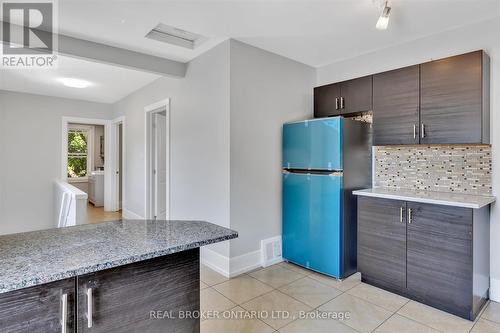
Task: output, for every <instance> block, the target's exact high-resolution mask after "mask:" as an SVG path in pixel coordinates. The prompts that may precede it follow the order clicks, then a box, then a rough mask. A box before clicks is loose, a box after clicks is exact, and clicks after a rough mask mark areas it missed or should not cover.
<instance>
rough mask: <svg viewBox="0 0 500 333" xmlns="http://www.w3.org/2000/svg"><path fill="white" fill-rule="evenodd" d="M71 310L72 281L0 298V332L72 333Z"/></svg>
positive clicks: (73, 294) (34, 288) (72, 320)
mask: <svg viewBox="0 0 500 333" xmlns="http://www.w3.org/2000/svg"><path fill="white" fill-rule="evenodd" d="M64 295H66V296H64ZM64 297H66V300H65V301H64ZM74 309H75V279H67V280H61V281H56V282H52V283H47V284H43V285H40V286H36V287H30V288H26V289H21V290H16V291H11V292H8V293H5V294H0V332H2V333H28V332H30V333H31V332H44V333H56V332H57V333H61V332H68V333H69V332H74V330H75V323H74ZM63 310H64V311H63ZM63 314H65V317H64V318H65V320H63V316H62V315H63ZM63 325H64V327H63Z"/></svg>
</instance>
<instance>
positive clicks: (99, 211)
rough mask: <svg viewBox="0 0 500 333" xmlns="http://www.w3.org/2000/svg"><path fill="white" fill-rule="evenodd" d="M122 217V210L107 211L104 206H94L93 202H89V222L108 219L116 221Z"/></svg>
mask: <svg viewBox="0 0 500 333" xmlns="http://www.w3.org/2000/svg"><path fill="white" fill-rule="evenodd" d="M121 218H122V211H121V210H119V211H117V212H105V211H104V207H94V205H92V204H91V203H89V204H87V221H88V223H101V222H106V221H116V220H120V219H121Z"/></svg>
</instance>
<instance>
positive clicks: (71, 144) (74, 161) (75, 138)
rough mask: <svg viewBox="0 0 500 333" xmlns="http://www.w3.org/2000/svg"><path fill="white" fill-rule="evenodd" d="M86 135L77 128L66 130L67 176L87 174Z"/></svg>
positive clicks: (74, 176)
mask: <svg viewBox="0 0 500 333" xmlns="http://www.w3.org/2000/svg"><path fill="white" fill-rule="evenodd" d="M87 149H88V148H87V135H86V133H84V132H82V131H78V130H70V131H69V132H68V178H78V177H86V176H87V158H88V157H87V153H88V150H87Z"/></svg>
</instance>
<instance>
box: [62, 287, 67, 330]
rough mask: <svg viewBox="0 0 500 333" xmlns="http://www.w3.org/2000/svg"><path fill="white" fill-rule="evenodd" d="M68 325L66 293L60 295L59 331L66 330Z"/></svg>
mask: <svg viewBox="0 0 500 333" xmlns="http://www.w3.org/2000/svg"><path fill="white" fill-rule="evenodd" d="M67 326H68V294H62V295H61V333H66V332H67V328H68V327H67Z"/></svg>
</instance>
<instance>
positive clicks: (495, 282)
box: [490, 278, 500, 302]
mask: <svg viewBox="0 0 500 333" xmlns="http://www.w3.org/2000/svg"><path fill="white" fill-rule="evenodd" d="M490 299H491V300H492V301H495V302H500V279H494V278H490Z"/></svg>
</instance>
